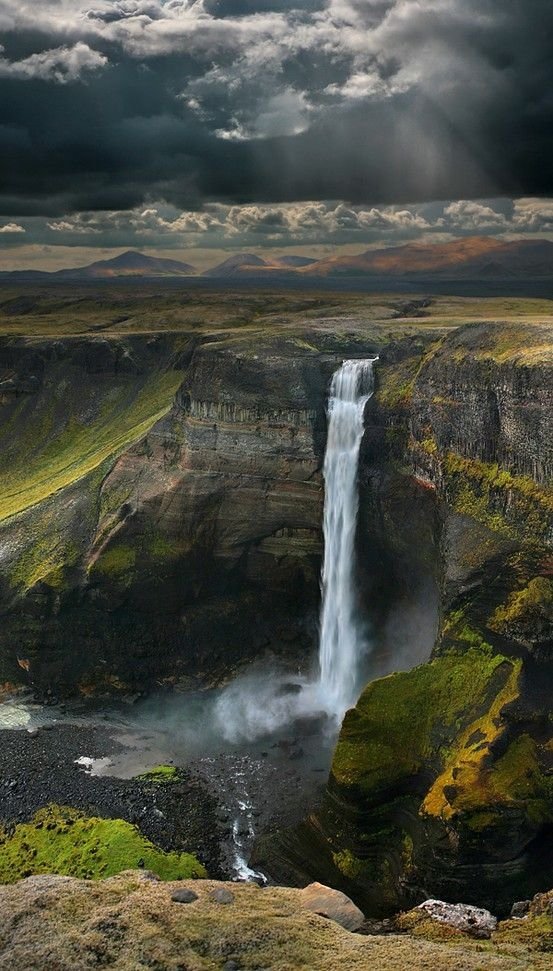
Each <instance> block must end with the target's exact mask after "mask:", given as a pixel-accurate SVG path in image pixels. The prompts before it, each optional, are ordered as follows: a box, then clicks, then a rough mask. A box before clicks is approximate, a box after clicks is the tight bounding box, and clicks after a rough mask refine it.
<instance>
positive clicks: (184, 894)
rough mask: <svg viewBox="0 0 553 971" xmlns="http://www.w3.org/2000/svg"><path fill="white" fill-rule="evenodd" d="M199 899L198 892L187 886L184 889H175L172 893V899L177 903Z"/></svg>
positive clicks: (187, 902)
mask: <svg viewBox="0 0 553 971" xmlns="http://www.w3.org/2000/svg"><path fill="white" fill-rule="evenodd" d="M197 899H198V894H197V893H194V891H193V890H187V889H186V887H185V888H184V889H183V890H175V891H174V892H173V893H172V894H171V900H172V901H173V902H174V903H176V904H191V903H193V902H194V901H195V900H197Z"/></svg>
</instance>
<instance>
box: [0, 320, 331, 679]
mask: <svg viewBox="0 0 553 971" xmlns="http://www.w3.org/2000/svg"><path fill="white" fill-rule="evenodd" d="M58 343H59V342H58ZM2 361H3V363H4V374H5V379H4V382H3V385H2V386H1V387H0V391H2V389H4V393H3V398H2V401H3V412H4V421H3V423H2V429H3V441H4V442H6V446H7V447H6V451H5V453H4V456H5V463H4V468H3V473H4V481H5V482H6V483H7V484H8V488H7V489H6V490H5V497H4V510H3V511H4V516H3V519H2V524H1V526H0V529H1V534H2V557H3V565H4V570H3V577H4V582H3V586H2V596H1V602H2V610H3V615H4V622H3V625H2V634H1V640H0V657H1V662H0V664H1V669H0V681H8V682H13V681H18V680H21V679H24V678H25V677H27V676H28V677H29V679H30V680H31V682H32V683H33V684H34V685H35V686H36V687H37V688H38V689H39V690H48V689H51V690H52V691H53V692H55V693H59V692H60V691H64V690H72V689H73V688H74V687H75V686H78V687H79V688H80V689H81V690H84V691H88V690H98V689H101V688H103V687H107V688H111V689H127V688H132V689H135V688H141V687H148V686H151V683H152V680H153V679H163V678H168V679H171V680H175V679H177V678H178V677H180V676H182V675H193V676H194V677H196V678H200V679H204V680H210V679H213V678H217V677H221V676H224V675H225V674H227V673H229V672H230V671H231V670H233V669H234V668H235V667H236V666H237V664H239V663H241V662H244V661H245V660H247V659H249V658H251V657H252V656H255V655H259V654H260V653H262V652H263V651H266V650H273V651H276V652H283V651H284V652H288V653H290V652H293V654H294V656H295V657H296V658H300V659H301V658H302V657H307V656H308V655H310V649H311V648H312V640H313V634H314V631H315V620H314V619H315V615H316V604H317V598H318V575H319V561H320V549H321V536H320V523H321V518H322V489H321V479H320V474H319V469H320V465H321V460H322V454H323V451H324V438H325V414H324V409H325V402H326V387H327V383H328V379H329V376H330V374H331V373H332V371H333V370H334V367H335V361H336V358H335V356H333V355H332V354H325V353H321V352H319V351H318V350H317V348H316V347H313V346H310V345H308V344H305V342H302V341H300V340H297V339H295V338H290V339H289V340H287V339H278V340H274V341H271V340H267V339H263V338H261V337H257V338H256V339H243V340H241V339H237V338H229V339H225V338H224V337H223V338H222V339H219V340H214V341H212V342H210V343H207V342H205V343H202V342H201V341H198V340H197V339H187V338H186V337H182V336H181V337H178V338H177V337H173V338H172V337H168V338H163V339H162V340H160V339H157V338H153V339H152V338H142V339H140V338H136V339H119V340H117V341H115V342H109V341H106V340H101V341H94V340H92V341H90V340H89V341H79V340H75V341H71V340H66V341H64V342H63V345H60V346H54V347H52V346H51V345H49V344H40V343H36V344H32V345H31V344H29V343H28V342H25V341H19V342H15V341H13V342H6V344H5V345H4V347H3V355H2ZM23 672H24V673H23Z"/></svg>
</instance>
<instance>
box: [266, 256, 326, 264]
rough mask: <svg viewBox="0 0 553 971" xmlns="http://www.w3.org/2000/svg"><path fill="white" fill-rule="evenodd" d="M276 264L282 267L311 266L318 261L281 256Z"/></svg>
mask: <svg viewBox="0 0 553 971" xmlns="http://www.w3.org/2000/svg"><path fill="white" fill-rule="evenodd" d="M275 262H276V263H279V264H280V265H281V266H311V265H312V264H313V263H316V262H317V260H312V259H310V258H309V257H308V256H279V257H278V260H276V261H275Z"/></svg>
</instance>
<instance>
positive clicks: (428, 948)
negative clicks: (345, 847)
mask: <svg viewBox="0 0 553 971" xmlns="http://www.w3.org/2000/svg"><path fill="white" fill-rule="evenodd" d="M192 888H193V892H194V893H195V894H196V895H197V899H196V900H194V901H193V903H191V904H190V905H188V906H184V907H183V906H182V905H181V904H178V903H175V902H174V901H173V900H172V899H171V897H172V894H174V893H175V892H176V891H178V890H180V891H182V890H192ZM222 889H228V887H225V884H221V883H214V882H212V881H207V880H206V881H195V882H193V883H192V882H189V881H184V882H180V883H163V882H156V881H152V880H151V879H145V878H144V875H142V874H140V873H137V872H136V871H132V872H131V871H129V872H126V873H122V874H119V875H118V876H117V877H112V878H110V879H109V880H105V881H101V882H90V881H84V880H75V879H72V878H68V877H56V876H41V877H30V878H29V879H27V880H24V881H22V882H20V883H18V884H15V885H12V886H4V887H0V966H1V967H2V971H44V969H46V968H48V969H50V968H52V969H53V968H56V969H58V971H88V969H90V968H91V967H105V968H111V969H113V971H136V969H137V968H142V967H149V968H158V969H160V971H161V969H163V971H177V969H181V971H182V969H184V968H186V969H187V971H223V969H226V971H250V969H251V971H253V969H270V971H295V969H298V971H299V969H302V971H305V969H307V968H308V969H309V971H335V969H336V968H338V967H342V968H344V969H346V968H347V971H405V969H406V968H409V971H427V969H428V968H440V971H481V969H482V968H484V967H485V968H486V971H530V969H532V971H546V969H549V968H550V966H551V963H550V954H547V953H545V952H544V951H540V939H536V940H533V941H526V940H525V939H524V936H523V932H524V928H526V931H527V934H528V930H529V929H530V926H531V922H532V921H534V923H536V922H541V927H542V938H541V940H542V941H545V944H546V946H547V940H546V937H545V930H543V928H545V925H546V922H547V921H549V923H550V924H552V925H553V922H552V921H551V919H550V918H549V917H547V916H544V913H543V908H544V907H545V906H546V903H547V901H546V902H545V903H543V904H538V903H535V904H534V906H535V908H536V910H535V915H534V916H532V917H531V918H529V921H525V922H520V921H515V922H512V921H510V922H507V923H506V925H505V926H506V931H504V932H503V937H502V934H501V927H500V930H499V931H498V932H497V934H496V935H494V937H493V940H492V942H491V943H490V942H486V943H485V944H483V943H482V942H481V941H474V940H471V939H470V938H467V937H464V936H462V935H458V937H457V938H451V939H449V940H447V941H445V942H444V941H440V940H427V939H425V938H424V936H423V934H422V933H421V932H420V931H417V932H416V936H414V935H411V934H408V933H407V934H405V933H404V934H402V935H389V936H386V937H380V936H378V937H367V936H363V935H360V934H352V933H350V932H349V931H347V930H344V929H343V928H342V927H339V926H338V924H336V923H335V922H334V921H330V920H327V919H325V918H323V917H320V916H318V915H316V914H313V913H310V912H309V911H307V910H305V909H304V908H303V907H302V906H301V892H300V891H299V890H294V889H284V888H280V887H272V888H267V889H263V890H262V889H260V888H259V887H257V886H256V885H255V884H233V885H232V891H231V892H232V894H233V897H234V903H233V904H232V905H231V906H226V907H222V906H221V905H220V904H219V903H217V902H216V900H214V899H213V891H217V890H222ZM539 908H541V909H539ZM513 923H514V924H515V927H518V928H519V931H518V933H519V934H520V936H519V937H518V938H517V937H516V936H514V937H513V934H515V935H516V933H517V932H516V931H513V930H512V929H511V926H510V925H512V924H513ZM496 938H497V940H496ZM483 947H485V948H486V952H485V954H483V953H482V948H483Z"/></svg>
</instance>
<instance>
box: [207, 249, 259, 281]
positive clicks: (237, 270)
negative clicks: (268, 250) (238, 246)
mask: <svg viewBox="0 0 553 971" xmlns="http://www.w3.org/2000/svg"><path fill="white" fill-rule="evenodd" d="M267 266H269V263H268V261H267V260H263V259H262V258H261V257H260V256H256V255H255V253H236V254H235V255H234V256H229V257H228V259H226V260H223V262H222V263H218V264H217V265H216V266H212V267H210V269H209V270H204V272H203V274H202V276H207V277H210V276H212V277H218V278H219V279H221V278H222V277H227V276H240V275H242V274H243V273H244V272H248V271H250V270H259V269H260V268H262V267H267Z"/></svg>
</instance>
